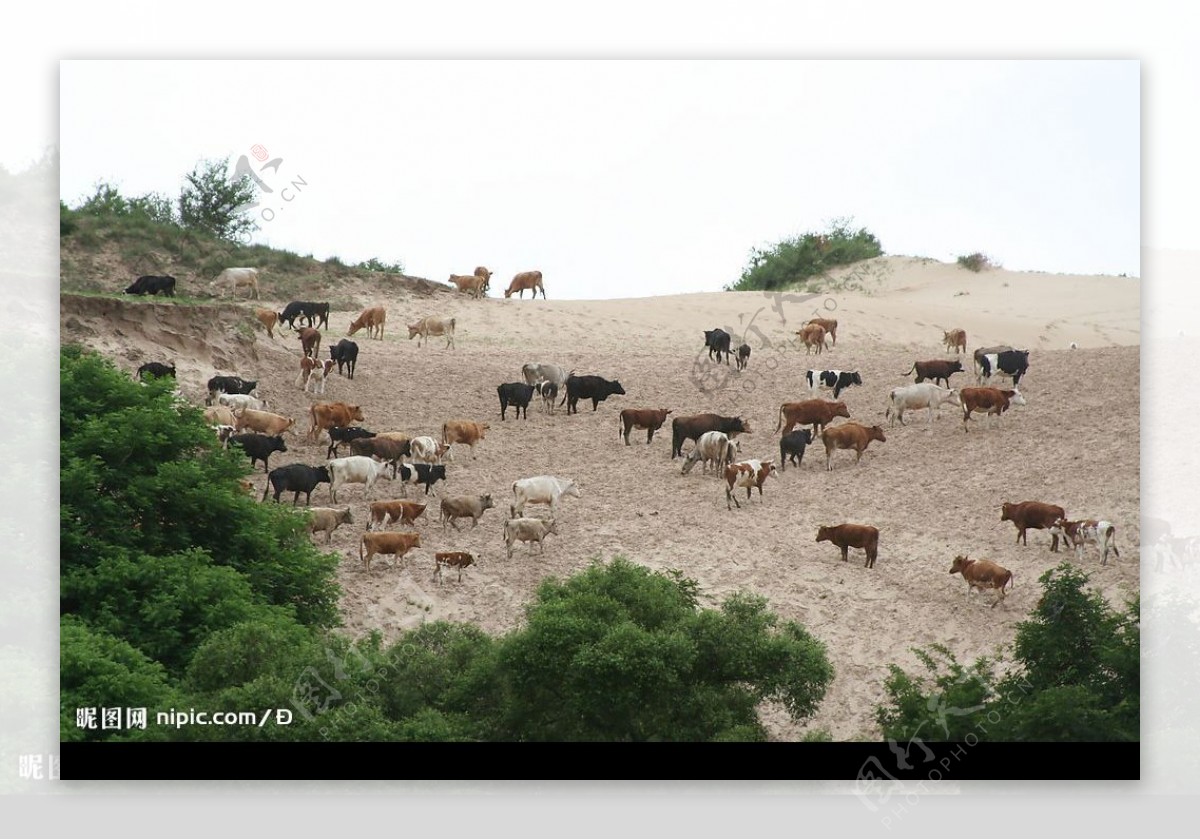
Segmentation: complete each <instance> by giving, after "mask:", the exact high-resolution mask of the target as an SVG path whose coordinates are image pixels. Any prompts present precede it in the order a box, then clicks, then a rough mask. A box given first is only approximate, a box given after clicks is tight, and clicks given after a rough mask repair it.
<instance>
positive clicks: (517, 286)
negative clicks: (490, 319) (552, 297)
mask: <svg viewBox="0 0 1200 840" xmlns="http://www.w3.org/2000/svg"><path fill="white" fill-rule="evenodd" d="M526 289H529V290H530V291H531V292H532V297H533V298H537V293H538V289H541V290H542V300H545V299H546V287H545V286H543V285H542V272H540V271H522V272H521V273H520V274H517V275H516V276H515V277H513V279H512V282H511V283H509V284H508V288H507V289H505V290H504V297H505V298H510V297H512V294H513V292H516V293H517V297H520V298H524V297H525V290H526Z"/></svg>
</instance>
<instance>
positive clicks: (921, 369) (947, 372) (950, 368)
mask: <svg viewBox="0 0 1200 840" xmlns="http://www.w3.org/2000/svg"><path fill="white" fill-rule="evenodd" d="M962 369H963V366H962V362H960V361H959V360H958V359H954V360H952V361H944V360H942V359H930V360H929V361H927V362H913V366H912V367H911V368H909V369H908V370H907V371H905V372H904V373H903V374H901V376H908V375H909V374H910V373H912V372H913V371H916V373H917V380H916V381H917V383H918V384H920V383H922V382H924V381H925V380H926V379H932V380H933V381H934V382H935V383H937V384H939V385H940V384H941V383H942V382H945V383H946V387H947V388H949V387H950V377H951V376H953V375H954V374H956V373H961V372H962Z"/></svg>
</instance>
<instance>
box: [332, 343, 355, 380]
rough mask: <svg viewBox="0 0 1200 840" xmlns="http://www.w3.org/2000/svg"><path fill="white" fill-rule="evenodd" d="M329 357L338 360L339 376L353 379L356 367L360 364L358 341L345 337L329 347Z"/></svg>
mask: <svg viewBox="0 0 1200 840" xmlns="http://www.w3.org/2000/svg"><path fill="white" fill-rule="evenodd" d="M329 358H330V359H332V360H333V361H335V362H337V369H338V376H345V377H346V378H347V379H353V378H354V368H355V366H356V365H357V364H358V342H355V341H351V340H350V339H348V338H343V339H342V340H341V341H339V342H338V343H337V344H334V345H333V346H331V347H330V348H329ZM343 365H344V366H345V367H346V373H342V366H343Z"/></svg>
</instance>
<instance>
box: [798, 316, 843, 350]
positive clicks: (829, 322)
mask: <svg viewBox="0 0 1200 840" xmlns="http://www.w3.org/2000/svg"><path fill="white" fill-rule="evenodd" d="M808 324H817V325H818V326H820V327H821V328H822V329H824V330H825V334H826V335H827V336H829V337H830V338H831V339H833V346H834V347H837V319H836V318H810V319H809V320H808V321H806V322H805V325H808Z"/></svg>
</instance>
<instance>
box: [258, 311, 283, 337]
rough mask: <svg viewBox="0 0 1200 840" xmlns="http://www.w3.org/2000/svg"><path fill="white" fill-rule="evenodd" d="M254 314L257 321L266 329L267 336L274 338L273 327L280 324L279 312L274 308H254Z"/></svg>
mask: <svg viewBox="0 0 1200 840" xmlns="http://www.w3.org/2000/svg"><path fill="white" fill-rule="evenodd" d="M254 315H255V317H257V318H258V320H259V323H261V324H262V325H263V328H264V329H266V331H267V337H268V338H274V337H275V327H277V326H281V325H280V323H279V313H278V312H276V311H275V310H274V309H255V310H254Z"/></svg>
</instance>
